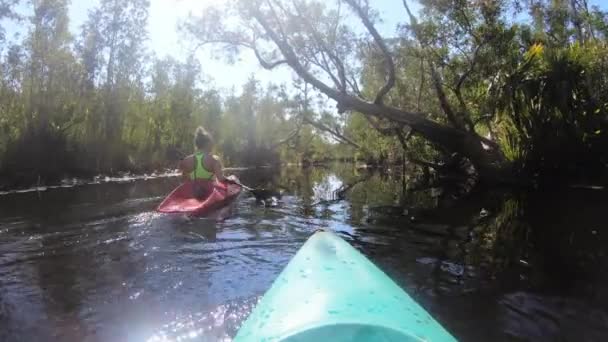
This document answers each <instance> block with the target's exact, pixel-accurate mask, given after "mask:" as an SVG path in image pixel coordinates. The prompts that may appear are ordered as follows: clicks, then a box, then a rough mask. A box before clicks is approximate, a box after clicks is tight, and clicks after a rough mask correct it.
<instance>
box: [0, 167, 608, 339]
mask: <svg viewBox="0 0 608 342" xmlns="http://www.w3.org/2000/svg"><path fill="white" fill-rule="evenodd" d="M239 177H240V178H241V180H242V181H243V182H244V183H245V184H249V185H253V186H257V187H281V188H283V189H285V192H286V193H285V196H284V197H283V199H282V200H281V201H280V202H279V203H278V205H277V206H275V207H264V206H260V205H259V204H256V202H255V200H254V199H253V198H250V197H248V196H247V195H246V194H243V195H242V196H241V198H240V199H239V200H238V201H237V202H235V204H234V205H233V206H231V207H227V208H225V209H224V210H222V211H221V212H218V213H216V214H215V217H211V218H196V219H195V218H187V217H184V216H167V215H159V214H157V213H155V212H154V208H155V206H156V205H158V203H159V202H160V201H161V200H162V198H163V197H164V195H166V194H167V193H168V192H169V191H170V190H171V189H172V188H173V187H175V186H176V185H177V182H178V180H177V179H175V178H165V179H153V180H147V181H143V180H138V181H133V182H130V183H107V184H98V185H86V186H79V187H74V188H60V189H54V190H49V191H46V192H43V193H35V192H33V193H23V194H8V195H4V196H0V340H2V341H22V340H45V341H53V340H56V341H82V340H85V341H98V340H99V341H127V340H128V341H166V340H169V341H173V340H175V341H177V340H180V341H183V340H192V341H197V340H200V341H224V340H228V341H229V340H230V339H231V337H232V336H234V334H235V333H236V331H237V330H238V327H239V325H240V324H241V323H242V321H243V320H244V319H245V318H246V317H247V315H248V314H249V312H250V311H251V310H252V308H253V307H254V306H255V304H256V302H257V300H258V299H259V297H260V295H261V294H263V293H264V291H265V290H267V289H268V288H269V286H270V285H271V283H272V281H273V280H274V278H275V277H276V275H277V274H278V273H279V272H280V271H281V269H282V268H283V267H284V266H285V265H286V264H287V262H288V261H289V259H290V258H291V256H293V254H294V253H295V252H296V251H297V250H298V248H299V247H300V246H301V245H302V243H303V242H304V241H305V240H306V239H307V238H308V236H310V235H311V234H312V233H313V232H314V231H315V230H316V229H317V228H321V227H324V228H328V229H332V230H334V231H336V232H338V233H339V234H340V235H342V236H343V237H344V238H345V239H347V240H348V241H349V242H350V243H352V244H353V245H354V246H355V247H357V248H358V249H359V250H361V251H362V252H363V253H365V254H366V255H368V256H369V257H370V258H371V259H372V260H373V261H374V262H376V263H377V264H378V265H379V266H380V267H381V268H382V269H384V270H385V271H386V272H387V273H388V274H389V275H390V276H391V277H392V278H393V279H395V281H397V282H398V283H399V284H400V285H401V286H403V287H404V288H405V289H406V290H407V291H408V292H409V293H410V294H411V295H412V296H413V297H414V298H415V299H416V300H417V301H419V302H420V303H421V305H423V306H424V307H425V308H426V309H427V310H429V311H430V312H431V313H432V314H433V315H434V316H435V317H436V318H437V319H438V320H439V321H440V322H441V323H442V324H443V325H444V326H445V327H446V328H447V329H448V330H449V331H451V332H452V333H453V334H454V335H455V336H456V337H457V338H459V339H460V340H463V341H605V340H608V311H607V309H606V308H608V275H607V274H606V272H604V271H603V270H606V269H607V267H608V262H607V260H608V259H607V257H606V252H607V247H606V246H608V231H607V230H606V229H605V227H606V225H605V214H604V212H605V203H608V193H606V192H603V191H595V190H582V189H576V190H559V191H558V190H555V191H554V192H551V193H548V192H544V193H535V194H518V195H512V194H505V193H500V192H483V193H482V192H479V193H472V194H470V195H468V196H466V197H462V196H455V195H454V193H453V192H451V191H449V190H447V189H440V188H429V189H424V188H420V187H416V186H413V185H410V184H409V183H411V182H406V185H407V186H406V188H405V189H403V186H402V184H403V183H402V178H401V177H400V176H399V175H398V174H393V173H391V172H386V173H372V172H368V171H365V170H356V169H354V168H353V167H352V166H346V165H337V166H333V167H331V168H314V169H307V170H302V169H299V168H285V169H282V170H272V169H262V170H249V171H242V172H241V173H240V174H239ZM344 189H347V191H343V190H344ZM345 286H347V284H345Z"/></svg>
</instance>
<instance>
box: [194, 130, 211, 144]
mask: <svg viewBox="0 0 608 342" xmlns="http://www.w3.org/2000/svg"><path fill="white" fill-rule="evenodd" d="M212 145H213V137H212V136H211V133H209V132H207V130H206V129H205V128H203V126H198V127H197V128H196V131H195V132H194V146H196V147H197V148H199V149H201V150H204V149H207V148H209V147H211V146H212Z"/></svg>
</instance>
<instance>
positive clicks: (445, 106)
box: [429, 62, 464, 129]
mask: <svg viewBox="0 0 608 342" xmlns="http://www.w3.org/2000/svg"><path fill="white" fill-rule="evenodd" d="M429 67H430V69H431V77H432V79H433V86H434V87H435V92H436V93H437V97H438V98H439V105H440V106H441V109H442V110H443V112H444V113H445V115H446V116H447V117H448V120H449V121H450V123H451V124H452V125H453V126H454V127H456V128H459V129H462V128H464V125H463V124H462V123H461V122H460V121H459V120H458V119H457V118H456V114H455V113H454V110H453V109H452V106H451V105H450V103H449V102H448V98H447V96H446V94H445V91H444V90H443V84H442V83H441V76H439V73H438V72H437V69H436V68H435V65H434V63H433V62H429Z"/></svg>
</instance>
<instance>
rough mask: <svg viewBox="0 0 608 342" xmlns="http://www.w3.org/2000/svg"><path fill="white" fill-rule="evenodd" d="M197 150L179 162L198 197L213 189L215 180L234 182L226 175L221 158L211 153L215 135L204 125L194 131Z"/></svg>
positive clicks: (183, 173) (202, 196)
mask: <svg viewBox="0 0 608 342" xmlns="http://www.w3.org/2000/svg"><path fill="white" fill-rule="evenodd" d="M194 147H195V152H194V154H192V155H189V156H187V157H185V158H183V159H182V160H180V162H179V165H178V167H179V169H180V170H181V171H182V178H183V180H184V182H192V183H193V186H194V187H193V193H194V195H195V197H196V198H204V197H206V195H207V194H208V192H209V191H210V190H212V189H213V183H214V181H219V182H229V183H233V182H234V181H233V180H232V178H231V177H230V178H226V177H225V176H224V170H223V166H222V162H221V160H220V158H219V157H218V156H216V155H213V154H212V153H211V151H212V149H213V137H212V136H211V134H210V133H209V132H207V131H206V130H205V129H204V128H203V127H202V126H199V127H198V128H197V129H196V131H195V132H194Z"/></svg>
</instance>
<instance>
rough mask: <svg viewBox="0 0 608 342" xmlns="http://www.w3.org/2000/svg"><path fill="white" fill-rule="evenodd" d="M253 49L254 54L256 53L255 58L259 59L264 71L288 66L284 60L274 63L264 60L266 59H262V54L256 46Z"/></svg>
mask: <svg viewBox="0 0 608 342" xmlns="http://www.w3.org/2000/svg"><path fill="white" fill-rule="evenodd" d="M252 49H253V53H255V57H256V58H257V59H258V61H259V62H260V65H261V66H262V67H263V68H264V69H267V70H272V69H274V68H276V67H277V66H279V65H281V64H287V61H286V60H284V59H280V60H278V61H274V62H268V61H266V60H265V59H264V57H262V55H261V54H260V52H259V51H258V49H257V48H256V47H255V46H253V47H252Z"/></svg>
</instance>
